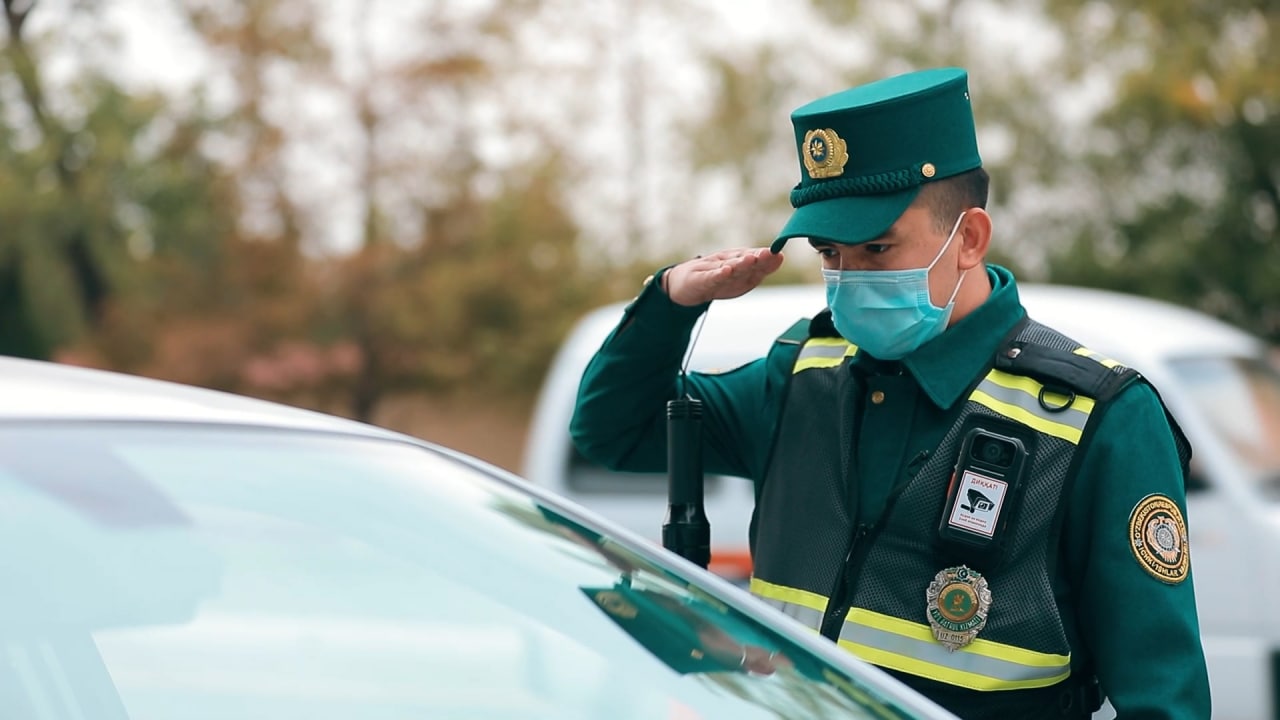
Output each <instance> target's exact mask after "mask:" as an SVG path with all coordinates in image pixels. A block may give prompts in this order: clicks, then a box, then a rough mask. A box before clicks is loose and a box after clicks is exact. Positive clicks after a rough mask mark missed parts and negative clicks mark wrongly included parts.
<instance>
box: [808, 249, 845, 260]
mask: <svg viewBox="0 0 1280 720" xmlns="http://www.w3.org/2000/svg"><path fill="white" fill-rule="evenodd" d="M813 250H814V252H816V253H818V254H819V255H821V256H822V257H824V258H833V257H835V256H836V255H838V254H839V253H838V252H836V249H835V248H833V247H816V248H814V249H813Z"/></svg>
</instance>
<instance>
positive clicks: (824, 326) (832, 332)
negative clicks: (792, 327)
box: [809, 308, 840, 337]
mask: <svg viewBox="0 0 1280 720" xmlns="http://www.w3.org/2000/svg"><path fill="white" fill-rule="evenodd" d="M809 337H840V333H839V332H837V331H836V325H835V322H833V321H832V320H831V309H830V308H823V310H822V312H820V313H818V314H817V315H814V316H813V319H812V320H810V321H809Z"/></svg>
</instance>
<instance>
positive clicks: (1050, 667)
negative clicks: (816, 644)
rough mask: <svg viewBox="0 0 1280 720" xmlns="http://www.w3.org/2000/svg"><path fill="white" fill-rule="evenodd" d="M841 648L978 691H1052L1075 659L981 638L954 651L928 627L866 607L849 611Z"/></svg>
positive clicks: (904, 670)
mask: <svg viewBox="0 0 1280 720" xmlns="http://www.w3.org/2000/svg"><path fill="white" fill-rule="evenodd" d="M840 645H841V646H842V647H844V648H845V649H847V650H849V651H850V652H852V653H854V654H855V655H857V656H858V657H860V658H862V659H864V660H866V661H868V662H871V663H874V664H876V665H880V666H882V667H886V668H890V669H893V670H899V671H901V672H909V673H911V674H913V675H919V676H921V677H927V678H933V679H935V680H939V681H942V682H946V683H950V684H952V685H957V686H960V687H966V688H970V689H973V690H1015V689H1025V688H1036V687H1047V686H1049V685H1053V684H1056V683H1058V682H1061V681H1062V680H1064V679H1066V678H1067V676H1069V675H1070V674H1071V656H1070V655H1055V654H1051V653H1040V652H1036V651H1034V650H1027V649H1026V648H1020V647H1015V646H1012V645H1005V644H1003V643H997V642H992V641H990V640H985V639H982V638H975V639H974V641H973V642H971V643H969V644H968V645H966V646H964V647H963V648H960V649H959V650H956V651H955V652H951V651H949V650H947V649H946V647H944V646H943V645H942V644H941V643H939V642H937V640H935V639H934V637H933V632H932V630H930V629H929V627H928V626H927V625H922V624H920V623H914V622H911V621H909V620H903V619H901V618H895V617H891V616H889V615H883V614H881V613H876V612H872V611H870V610H865V609H862V608H854V609H853V610H851V611H850V612H849V617H848V621H847V622H846V623H845V627H844V630H843V632H842V633H841V636H840Z"/></svg>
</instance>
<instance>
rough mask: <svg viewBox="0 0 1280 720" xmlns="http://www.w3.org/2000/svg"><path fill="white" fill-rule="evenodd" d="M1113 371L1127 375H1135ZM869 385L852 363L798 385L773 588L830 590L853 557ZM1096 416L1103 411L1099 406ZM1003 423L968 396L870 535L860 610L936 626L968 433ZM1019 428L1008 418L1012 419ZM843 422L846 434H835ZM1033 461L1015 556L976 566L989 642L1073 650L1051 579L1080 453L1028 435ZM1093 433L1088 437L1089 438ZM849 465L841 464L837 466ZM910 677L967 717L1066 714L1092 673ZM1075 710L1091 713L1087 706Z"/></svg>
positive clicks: (1030, 334) (1038, 334)
mask: <svg viewBox="0 0 1280 720" xmlns="http://www.w3.org/2000/svg"><path fill="white" fill-rule="evenodd" d="M1016 341H1017V342H1025V343H1034V344H1038V345H1042V346H1046V347H1050V348H1055V349H1059V350H1064V351H1067V352H1071V351H1073V350H1075V349H1076V348H1078V347H1079V344H1078V343H1075V342H1074V341H1072V340H1071V339H1069V338H1067V337H1065V336H1063V335H1061V334H1059V333H1057V332H1056V331H1053V330H1051V329H1049V328H1046V327H1044V326H1042V325H1039V324H1038V323H1034V322H1030V323H1027V324H1026V325H1025V326H1024V327H1023V328H1022V330H1021V331H1020V332H1019V334H1018V337H1017V338H1016ZM1126 371H1127V369H1126V368H1124V367H1121V366H1118V367H1116V368H1112V372H1115V373H1117V374H1119V373H1123V372H1126ZM864 392H865V387H863V386H862V384H861V382H859V380H858V378H857V375H856V374H854V373H851V372H850V371H849V365H848V362H845V363H842V364H841V365H839V366H836V367H832V368H818V369H809V370H805V371H803V372H800V373H797V374H796V375H795V376H794V377H793V378H792V383H791V386H790V388H789V391H788V395H787V399H786V402H785V403H784V406H783V413H782V418H781V422H780V425H779V433H778V437H777V439H776V443H775V451H774V453H773V459H772V460H771V463H770V467H769V471H768V473H767V475H766V481H765V484H764V486H763V490H762V494H761V497H760V502H759V505H758V508H757V512H758V521H759V525H758V535H757V538H756V546H757V547H756V548H755V551H756V552H755V556H756V575H757V577H759V578H761V579H763V580H766V581H768V582H770V583H775V584H780V585H784V586H788V587H795V588H800V589H803V590H808V591H810V592H814V593H817V594H819V595H822V596H828V595H830V594H831V592H832V590H833V587H834V583H835V582H836V581H837V580H838V578H839V576H840V574H841V572H842V570H843V565H844V562H845V553H846V550H847V548H848V546H849V542H850V539H851V537H852V534H853V531H854V527H853V521H852V520H851V517H852V513H853V512H854V510H855V509H854V508H853V507H852V501H851V498H852V497H853V496H854V490H853V489H852V488H854V487H855V485H854V483H856V482H857V478H856V477H854V475H853V473H854V470H853V468H854V467H855V465H853V464H852V463H851V462H850V460H851V454H852V452H853V445H854V440H855V439H856V438H857V437H858V432H857V427H856V422H857V418H858V407H859V406H858V402H859V401H860V397H861V394H863V393H864ZM1095 412H1096V411H1095ZM974 416H976V417H992V418H997V417H999V418H1002V416H1000V415H999V414H998V413H996V412H995V411H994V410H992V409H990V408H988V407H987V406H985V405H981V404H979V403H976V402H973V401H969V402H966V403H965V405H964V407H963V409H962V410H961V412H960V417H959V418H958V419H957V421H956V422H955V423H954V424H953V426H952V427H951V428H950V430H949V431H948V432H947V434H946V436H945V437H944V439H943V441H942V443H941V444H940V445H939V447H938V449H937V451H936V452H934V453H933V454H932V455H931V456H930V457H929V459H928V461H927V462H926V463H924V465H923V466H922V467H921V468H920V470H919V471H918V472H917V474H916V476H915V477H914V478H913V479H911V480H910V482H908V483H907V484H906V486H905V487H904V488H903V489H902V490H901V492H900V493H899V494H898V495H897V496H896V497H895V498H890V505H889V510H888V511H887V515H886V516H885V517H883V518H881V521H880V523H878V525H877V531H876V533H875V534H873V536H872V537H870V538H869V540H870V541H871V543H872V544H871V547H870V548H869V550H868V552H867V555H866V557H865V559H864V562H863V563H862V564H861V566H860V568H858V574H857V576H856V577H851V578H847V580H849V581H850V582H849V586H848V587H849V589H850V591H851V599H852V604H853V606H855V607H860V608H866V609H869V610H872V611H875V612H878V613H883V614H888V615H893V616H895V617H901V618H904V619H907V620H910V621H912V622H915V623H920V624H925V625H927V619H926V615H925V606H926V598H925V591H926V588H927V587H928V585H929V582H930V581H931V580H932V579H933V577H934V574H935V573H937V572H938V571H939V570H941V569H943V568H945V567H949V566H952V565H956V564H960V563H961V562H965V558H964V557H961V556H959V555H958V554H957V553H955V552H953V551H950V550H947V549H945V548H944V547H943V546H942V544H941V543H940V542H939V541H938V540H937V526H938V522H939V519H940V517H941V515H942V512H943V507H944V504H945V500H946V488H947V483H948V480H949V479H950V477H951V473H952V471H953V469H954V465H955V462H956V456H957V452H958V449H959V446H960V442H961V439H962V438H961V431H962V427H963V425H964V423H965V421H966V419H967V418H970V417H974ZM1002 420H1003V421H1004V422H1009V420H1008V419H1007V418H1002ZM833 427H838V428H839V432H838V433H833V432H831V429H832V428H833ZM1026 434H1027V438H1028V439H1029V440H1030V444H1029V446H1028V448H1027V449H1028V451H1029V453H1030V454H1031V457H1030V459H1029V463H1028V467H1027V468H1026V471H1025V472H1024V481H1023V490H1022V495H1021V496H1020V498H1014V499H1013V500H1015V501H1016V505H1011V506H1009V507H1006V508H1005V509H1004V512H1014V513H1015V514H1014V515H1013V516H1012V517H1011V519H1012V521H1013V522H1012V523H1011V525H1010V527H1009V528H1008V530H1007V533H1008V534H1007V538H1006V548H1007V549H1006V552H1005V554H1004V556H1003V561H1002V562H1001V563H1000V564H999V565H998V566H996V567H983V566H982V565H981V563H980V562H972V563H970V565H971V567H975V569H978V570H979V571H982V572H984V574H985V575H986V577H987V580H988V583H989V586H990V588H991V592H992V607H991V610H990V613H989V616H988V621H987V626H986V627H985V628H984V629H983V630H982V632H981V633H980V634H979V636H978V637H980V638H983V639H986V640H990V641H993V642H999V643H1003V644H1007V645H1013V646H1016V647H1022V648H1027V649H1030V650H1034V651H1038V652H1043V653H1052V654H1058V655H1067V654H1069V653H1070V648H1069V646H1068V644H1067V640H1066V637H1067V635H1066V632H1065V630H1064V627H1063V623H1064V621H1065V622H1072V620H1073V618H1072V617H1071V614H1070V613H1069V612H1068V613H1065V615H1066V617H1065V618H1063V617H1060V615H1061V613H1060V612H1059V608H1058V607H1057V604H1056V600H1055V598H1054V592H1053V587H1052V584H1051V582H1052V581H1051V578H1050V573H1051V568H1052V567H1053V565H1054V563H1053V561H1052V559H1051V558H1052V556H1053V555H1054V554H1055V553H1057V552H1058V536H1057V526H1056V524H1055V516H1056V514H1057V512H1058V509H1059V506H1060V504H1061V502H1062V497H1063V496H1064V493H1065V491H1066V488H1067V487H1068V483H1069V480H1070V479H1069V478H1068V477H1067V474H1068V472H1069V470H1070V469H1071V463H1072V458H1073V456H1074V452H1075V450H1076V448H1075V446H1074V445H1073V444H1072V443H1070V442H1068V441H1066V440H1063V439H1060V438H1058V437H1054V436H1052V435H1048V434H1045V433H1041V432H1037V431H1034V430H1032V429H1031V428H1029V427H1027V428H1026ZM1085 437H1086V438H1087V437H1088V435H1087V433H1086V435H1085ZM837 458H838V459H839V460H838V462H837V461H836V459H837ZM893 674H894V675H895V676H898V677H899V678H900V679H902V680H903V681H904V682H906V683H907V684H909V685H912V686H914V687H916V688H917V689H919V690H921V691H923V692H925V693H926V694H927V695H928V696H929V697H931V698H932V699H934V700H935V701H937V702H939V703H940V704H942V705H943V706H944V707H947V708H948V709H950V710H951V711H952V712H955V713H956V714H957V715H959V716H960V717H965V718H969V717H972V718H1021V717H1046V716H1053V717H1061V716H1063V715H1062V713H1061V711H1060V710H1059V708H1060V707H1061V703H1062V701H1063V699H1064V697H1066V695H1067V693H1068V691H1069V690H1070V689H1072V688H1074V687H1075V686H1076V685H1077V684H1078V683H1079V682H1080V681H1081V680H1083V679H1082V678H1071V679H1069V680H1066V681H1064V682H1062V683H1059V684H1058V685H1055V686H1052V687H1047V688H1038V689H1031V690H1014V691H1004V692H982V691H977V690H971V689H967V688H964V687H960V686H955V685H950V684H947V683H943V682H938V681H935V680H931V679H928V678H924V677H919V676H914V675H910V674H907V673H901V672H893ZM1074 710H1075V712H1068V713H1067V715H1068V716H1071V715H1078V716H1080V717H1084V716H1087V713H1086V712H1084V711H1083V710H1080V709H1078V708H1075V709H1074Z"/></svg>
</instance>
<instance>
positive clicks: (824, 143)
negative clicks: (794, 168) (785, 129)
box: [804, 128, 849, 180]
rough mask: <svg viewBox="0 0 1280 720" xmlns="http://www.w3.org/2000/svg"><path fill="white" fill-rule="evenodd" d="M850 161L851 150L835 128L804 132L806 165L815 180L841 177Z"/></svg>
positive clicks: (810, 175)
mask: <svg viewBox="0 0 1280 720" xmlns="http://www.w3.org/2000/svg"><path fill="white" fill-rule="evenodd" d="M847 162H849V151H848V148H847V147H846V146H845V142H844V140H842V139H841V138H840V136H839V135H837V134H836V131H835V130H832V129H831V128H825V129H821V130H810V131H809V132H807V133H805V134H804V167H805V169H806V170H808V171H809V177H811V178H813V179H814V180H821V179H822V178H833V177H839V176H840V175H843V174H844V166H845V163H847Z"/></svg>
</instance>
